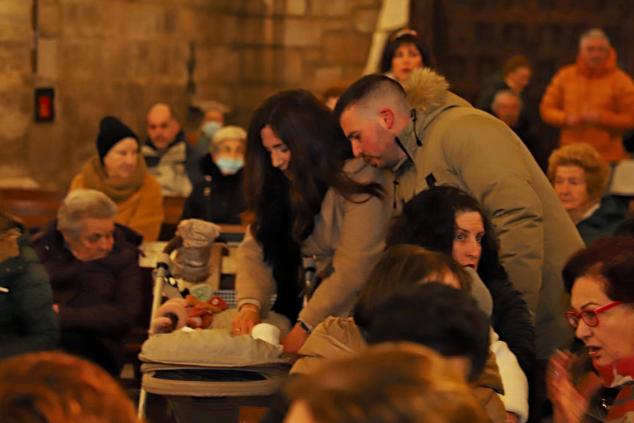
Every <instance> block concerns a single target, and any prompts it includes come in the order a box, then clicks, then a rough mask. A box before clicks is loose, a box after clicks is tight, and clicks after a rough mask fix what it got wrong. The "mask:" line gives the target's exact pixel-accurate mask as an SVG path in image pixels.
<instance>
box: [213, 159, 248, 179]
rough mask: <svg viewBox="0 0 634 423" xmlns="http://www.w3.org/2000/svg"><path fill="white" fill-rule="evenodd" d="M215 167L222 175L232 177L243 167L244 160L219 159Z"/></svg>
mask: <svg viewBox="0 0 634 423" xmlns="http://www.w3.org/2000/svg"><path fill="white" fill-rule="evenodd" d="M216 166H218V169H220V171H221V172H222V174H223V175H233V174H234V173H236V172H237V171H239V170H240V169H242V166H244V160H243V159H230V158H227V157H220V158H219V159H218V160H217V161H216Z"/></svg>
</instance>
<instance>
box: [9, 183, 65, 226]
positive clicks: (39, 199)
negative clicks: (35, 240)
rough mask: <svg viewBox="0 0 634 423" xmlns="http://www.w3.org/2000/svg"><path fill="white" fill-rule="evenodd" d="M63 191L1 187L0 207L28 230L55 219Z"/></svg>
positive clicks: (62, 197)
mask: <svg viewBox="0 0 634 423" xmlns="http://www.w3.org/2000/svg"><path fill="white" fill-rule="evenodd" d="M64 195H65V194H64V193H62V192H57V191H48V190H42V189H21V188H2V189H0V209H1V210H2V211H4V212H6V213H8V214H11V215H12V216H14V217H16V218H18V219H19V220H20V221H21V222H22V223H23V224H24V225H25V226H26V227H27V229H29V231H30V232H34V231H37V230H38V229H40V228H43V227H44V226H46V224H47V223H48V222H49V221H51V220H52V219H55V217H56V215H57V209H58V208H59V206H60V204H61V202H62V200H63V199H64Z"/></svg>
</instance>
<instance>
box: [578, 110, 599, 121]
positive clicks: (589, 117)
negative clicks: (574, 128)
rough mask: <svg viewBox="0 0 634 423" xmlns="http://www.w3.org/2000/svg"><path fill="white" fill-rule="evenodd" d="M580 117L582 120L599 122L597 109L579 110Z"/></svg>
mask: <svg viewBox="0 0 634 423" xmlns="http://www.w3.org/2000/svg"><path fill="white" fill-rule="evenodd" d="M581 119H583V121H584V122H588V123H592V124H596V123H598V122H599V112H598V111H597V110H592V109H584V110H583V111H582V112H581Z"/></svg>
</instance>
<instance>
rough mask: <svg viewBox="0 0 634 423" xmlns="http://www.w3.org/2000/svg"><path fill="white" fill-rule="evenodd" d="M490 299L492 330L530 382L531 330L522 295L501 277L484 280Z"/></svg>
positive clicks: (533, 360)
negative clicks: (512, 355) (515, 359)
mask: <svg viewBox="0 0 634 423" xmlns="http://www.w3.org/2000/svg"><path fill="white" fill-rule="evenodd" d="M484 283H485V284H486V286H487V288H489V292H491V297H492V298H493V316H492V318H491V323H492V326H493V329H495V331H496V332H497V334H498V335H499V336H500V339H501V340H502V341H504V342H506V343H507V344H508V346H509V349H510V350H511V352H512V353H513V354H515V357H516V358H517V361H518V362H519V364H520V367H521V368H522V370H523V371H524V374H526V377H527V378H528V380H529V381H530V380H531V379H532V375H533V371H534V366H535V329H534V327H533V323H532V320H531V316H530V313H529V311H528V305H527V304H526V302H525V301H524V298H523V297H522V294H521V293H520V292H519V291H518V290H516V289H515V288H514V287H513V284H512V283H511V282H510V281H509V280H508V279H504V278H491V279H490V280H485V281H484Z"/></svg>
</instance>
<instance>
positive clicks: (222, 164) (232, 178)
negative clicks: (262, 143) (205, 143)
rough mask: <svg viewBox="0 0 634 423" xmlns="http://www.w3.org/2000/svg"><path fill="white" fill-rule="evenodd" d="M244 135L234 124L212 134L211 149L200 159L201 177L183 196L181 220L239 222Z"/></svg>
mask: <svg viewBox="0 0 634 423" xmlns="http://www.w3.org/2000/svg"><path fill="white" fill-rule="evenodd" d="M246 137H247V134H246V132H245V130H244V129H242V128H240V127H238V126H225V127H223V128H221V129H219V130H218V131H217V132H216V133H215V134H214V136H213V138H212V142H211V148H210V150H211V151H210V152H209V153H208V154H207V155H206V156H204V157H203V158H202V159H201V169H202V171H203V173H204V175H205V176H204V180H203V181H202V182H200V183H198V184H196V185H195V186H194V189H193V190H192V192H191V194H190V195H189V197H188V198H187V201H186V202H185V207H184V209H183V215H182V216H181V220H182V219H192V218H195V219H202V220H206V221H208V222H214V223H233V224H239V223H241V219H240V215H241V213H242V212H244V210H245V208H246V205H245V202H244V195H243V192H242V174H243V170H242V168H243V166H244V150H245V143H246Z"/></svg>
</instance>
